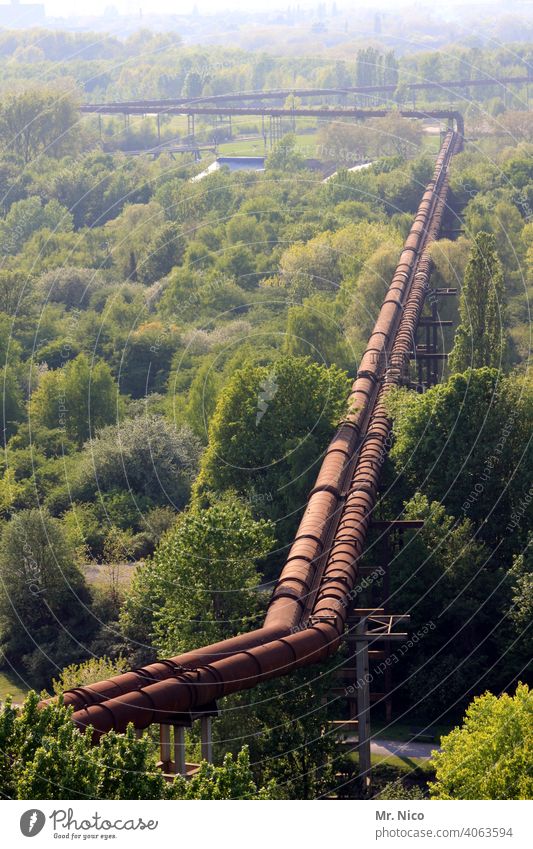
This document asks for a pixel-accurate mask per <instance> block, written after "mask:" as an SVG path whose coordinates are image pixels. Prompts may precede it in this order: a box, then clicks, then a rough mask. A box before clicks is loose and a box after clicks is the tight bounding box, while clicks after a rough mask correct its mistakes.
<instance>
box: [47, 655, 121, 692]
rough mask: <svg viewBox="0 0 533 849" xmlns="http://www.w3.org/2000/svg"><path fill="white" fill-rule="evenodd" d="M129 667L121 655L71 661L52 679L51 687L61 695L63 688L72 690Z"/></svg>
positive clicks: (117, 673) (109, 676) (116, 673)
mask: <svg viewBox="0 0 533 849" xmlns="http://www.w3.org/2000/svg"><path fill="white" fill-rule="evenodd" d="M129 668H130V666H129V663H128V662H127V660H124V658H121V657H119V658H117V659H116V660H110V658H108V657H106V656H105V655H103V656H102V657H91V658H90V659H89V660H84V661H83V662H82V663H71V664H70V666H65V668H64V669H62V670H61V674H60V675H59V676H58V678H54V679H53V681H52V688H53V691H54V693H55V695H56V696H61V695H62V693H64V692H65V690H73V689H74V688H75V687H83V686H85V685H87V684H91V683H93V682H94V681H102V680H105V679H106V678H111V677H112V676H113V675H119V674H120V673H121V672H126V671H127V670H129Z"/></svg>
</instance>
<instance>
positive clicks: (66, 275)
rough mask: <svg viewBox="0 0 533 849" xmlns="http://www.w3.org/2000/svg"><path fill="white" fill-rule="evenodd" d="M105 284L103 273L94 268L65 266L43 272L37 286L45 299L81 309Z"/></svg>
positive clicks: (69, 307)
mask: <svg viewBox="0 0 533 849" xmlns="http://www.w3.org/2000/svg"><path fill="white" fill-rule="evenodd" d="M103 285H104V282H103V280H102V277H101V275H100V274H99V273H98V272H97V271H95V270H94V269H91V268H77V267H76V266H72V267H69V266H64V267H63V268H56V269H54V270H53V271H48V272H46V273H45V274H43V275H42V276H41V277H40V278H39V280H38V281H37V286H36V288H37V291H38V293H39V294H40V296H41V298H42V299H43V301H51V302H57V303H62V304H64V305H65V306H66V307H67V309H78V310H79V309H85V308H86V307H87V306H88V304H89V301H90V299H91V297H92V295H93V294H94V293H95V292H97V291H98V290H99V289H101V288H102V287H103Z"/></svg>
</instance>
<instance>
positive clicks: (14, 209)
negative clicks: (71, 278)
mask: <svg viewBox="0 0 533 849" xmlns="http://www.w3.org/2000/svg"><path fill="white" fill-rule="evenodd" d="M72 228H73V219H72V215H71V214H70V212H69V211H68V209H66V208H65V207H64V206H61V204H60V203H58V201H57V200H50V201H49V202H48V203H47V204H45V205H44V206H43V205H42V204H41V201H40V200H39V198H36V197H31V198H25V199H24V200H19V201H17V202H16V203H14V204H13V205H12V206H11V208H10V210H9V212H8V214H7V215H6V217H5V219H4V220H3V221H1V222H0V247H1V250H2V253H6V254H16V253H18V252H19V251H20V250H21V248H22V247H23V245H24V243H25V242H26V241H27V240H28V239H29V238H30V236H32V235H33V233H36V232H37V231H38V230H42V229H48V230H52V231H54V232H55V231H58V230H59V231H61V232H70V231H71V230H72Z"/></svg>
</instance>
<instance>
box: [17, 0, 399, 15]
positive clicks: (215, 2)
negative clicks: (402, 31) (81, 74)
mask: <svg viewBox="0 0 533 849" xmlns="http://www.w3.org/2000/svg"><path fill="white" fill-rule="evenodd" d="M5 2H6V0H2V3H5ZM21 2H22V3H24V2H30V0H21ZM40 2H44V5H45V7H46V11H47V14H48V15H62V16H67V15H73V14H74V15H85V14H87V15H99V14H102V12H103V11H104V10H105V9H106V8H107V7H110V6H114V7H115V8H116V9H117V10H118V11H119V12H120V13H121V14H126V13H130V14H132V13H133V14H136V15H138V14H139V9H142V10H143V13H144V14H150V13H153V12H156V13H157V12H162V13H167V14H184V13H185V14H189V13H190V12H191V11H192V8H193V6H194V5H195V0H79V2H77V3H75V4H74V3H72V2H68V0H40ZM414 2H415V0H383V2H380V3H378V4H377V5H378V6H379V7H381V8H387V7H389V8H390V7H391V6H404V5H406V4H408V5H414ZM196 5H197V7H198V10H199V11H200V13H202V12H206V13H210V12H213V11H221V10H224V9H243V10H254V11H256V10H263V9H265V10H268V11H270V12H271V11H273V10H276V9H280V10H283V9H286V8H287V7H288V6H296V5H300V7H301V8H310V9H313V8H316V5H317V0H273V2H272V0H270V2H269V0H196ZM331 5H332V2H331V0H326V6H327V9H328V11H329V9H330V8H331ZM356 5H359V4H358V3H356V2H355V0H353V2H350V0H344V2H343V0H337V6H338V7H339V9H343V8H345V9H346V8H350V7H354V6H356ZM363 5H366V6H373V5H374V3H373V2H372V0H368V2H366V3H363Z"/></svg>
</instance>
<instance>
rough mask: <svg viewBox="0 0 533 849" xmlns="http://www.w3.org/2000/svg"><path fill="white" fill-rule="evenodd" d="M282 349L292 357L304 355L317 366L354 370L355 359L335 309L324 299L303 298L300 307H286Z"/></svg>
mask: <svg viewBox="0 0 533 849" xmlns="http://www.w3.org/2000/svg"><path fill="white" fill-rule="evenodd" d="M337 312H338V311H337ZM284 350H285V352H286V353H287V354H288V355H289V356H292V357H306V356H307V357H310V358H311V359H312V360H314V361H315V362H317V363H319V364H320V365H325V366H330V365H337V366H339V367H340V368H344V369H346V370H351V371H353V370H354V364H355V357H354V356H353V354H351V352H350V349H349V346H348V345H347V343H346V342H345V340H344V333H343V328H342V325H341V324H340V322H339V319H338V317H337V315H336V311H335V309H334V308H332V305H331V303H330V302H328V301H327V300H326V299H325V298H320V297H318V296H315V297H313V298H306V300H305V301H304V303H303V304H302V305H298V306H294V307H290V308H289V311H288V316H287V337H286V339H285V345H284Z"/></svg>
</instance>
